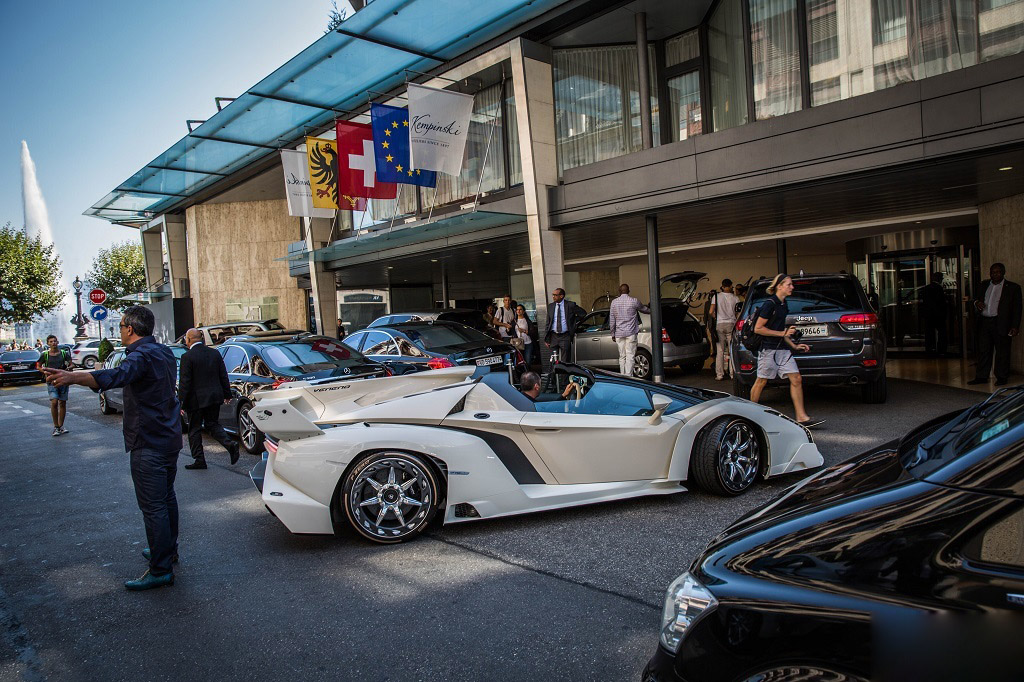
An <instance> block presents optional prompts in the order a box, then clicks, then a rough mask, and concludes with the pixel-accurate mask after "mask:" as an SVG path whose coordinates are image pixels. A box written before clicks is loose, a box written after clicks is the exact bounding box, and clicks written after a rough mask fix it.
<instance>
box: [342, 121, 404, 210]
mask: <svg viewBox="0 0 1024 682" xmlns="http://www.w3.org/2000/svg"><path fill="white" fill-rule="evenodd" d="M337 131H338V196H344V195H346V194H347V195H348V196H350V197H366V198H367V199H394V198H395V197H396V196H397V195H398V185H397V184H395V183H393V182H381V181H379V180H378V179H377V162H376V161H375V160H374V157H373V129H372V128H371V127H370V126H369V124H367V123H353V122H352V121H338V123H337Z"/></svg>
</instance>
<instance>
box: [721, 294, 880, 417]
mask: <svg viewBox="0 0 1024 682" xmlns="http://www.w3.org/2000/svg"><path fill="white" fill-rule="evenodd" d="M769 284H771V280H767V279H762V280H758V281H756V282H754V283H753V284H752V285H751V286H750V291H749V292H748V294H747V299H746V301H744V303H743V307H742V309H741V311H740V314H739V315H738V317H737V322H736V330H737V333H736V334H734V335H733V341H732V348H731V355H732V362H733V368H734V370H735V374H734V376H733V393H735V394H736V395H737V396H739V397H741V398H749V397H750V387H751V386H752V385H753V384H754V380H755V379H756V378H757V356H756V355H755V354H754V353H751V352H750V351H749V350H747V348H746V347H745V346H744V345H743V343H742V341H741V340H740V339H741V336H742V334H741V333H740V332H741V331H742V329H743V325H745V324H753V315H754V313H755V312H756V310H757V308H759V307H761V304H762V303H764V301H765V299H766V298H768V292H767V288H768V285H769ZM786 303H787V304H788V305H789V317H787V318H786V324H787V325H794V326H796V328H797V331H798V332H799V335H798V337H797V338H798V339H799V341H798V342H799V343H806V344H807V345H808V346H810V347H811V349H810V350H809V351H808V352H806V353H794V354H793V357H794V358H796V364H797V366H798V367H799V368H800V376H801V377H802V378H803V382H804V384H850V385H856V386H859V387H860V390H861V396H862V397H863V399H864V402H866V403H884V402H885V399H886V381H885V334H884V333H883V331H882V329H881V328H880V327H879V325H878V315H877V314H876V313H875V311H874V310H873V309H872V308H871V304H870V303H868V298H867V296H866V295H865V294H864V288H863V287H862V286H861V284H860V282H859V281H858V280H857V278H856V277H854V276H853V275H848V274H837V275H831V274H830V275H799V276H794V277H793V293H792V294H790V296H789V298H787V299H786ZM784 383H786V382H785V380H773V381H770V382H769V385H774V384H784Z"/></svg>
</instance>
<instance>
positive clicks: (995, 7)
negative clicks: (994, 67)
mask: <svg viewBox="0 0 1024 682" xmlns="http://www.w3.org/2000/svg"><path fill="white" fill-rule="evenodd" d="M978 38H979V42H980V45H979V49H980V52H981V61H983V62H987V61H989V60H992V59H997V58H999V57H1007V56H1009V55H1012V54H1018V53H1020V52H1024V0H981V13H980V14H979V16H978Z"/></svg>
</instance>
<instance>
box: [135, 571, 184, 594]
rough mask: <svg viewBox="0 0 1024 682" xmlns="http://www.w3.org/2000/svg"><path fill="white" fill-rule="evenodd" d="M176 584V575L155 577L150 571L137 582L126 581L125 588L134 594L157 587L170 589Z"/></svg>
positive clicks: (169, 574) (166, 574)
mask: <svg viewBox="0 0 1024 682" xmlns="http://www.w3.org/2000/svg"><path fill="white" fill-rule="evenodd" d="M173 584H174V574H173V573H165V574H164V575H153V574H152V573H150V572H149V571H146V572H145V573H143V574H142V577H141V578H138V579H137V580H126V581H124V586H125V587H126V588H127V589H129V590H132V591H133V592H140V591H142V590H152V589H153V588H155V587H169V586H171V585H173Z"/></svg>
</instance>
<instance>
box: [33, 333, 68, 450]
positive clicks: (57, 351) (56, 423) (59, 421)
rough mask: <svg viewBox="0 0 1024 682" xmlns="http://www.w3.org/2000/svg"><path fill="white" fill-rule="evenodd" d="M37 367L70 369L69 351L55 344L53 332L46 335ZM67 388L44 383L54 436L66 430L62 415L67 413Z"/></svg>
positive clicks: (64, 415) (55, 338)
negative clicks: (48, 400)
mask: <svg viewBox="0 0 1024 682" xmlns="http://www.w3.org/2000/svg"><path fill="white" fill-rule="evenodd" d="M39 367H40V369H41V368H43V367H49V368H50V369H71V353H70V352H68V351H67V350H65V349H64V348H61V347H60V346H59V345H57V337H56V336H54V335H53V334H50V335H49V336H47V337H46V350H44V351H43V352H42V354H41V355H40V357H39ZM68 390H69V387H68V386H59V387H58V386H53V385H51V384H46V393H47V394H48V395H49V396H50V417H52V418H53V435H54V436H62V435H64V434H65V433H67V432H68V430H67V429H66V428H64V417H66V416H67V413H68Z"/></svg>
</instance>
